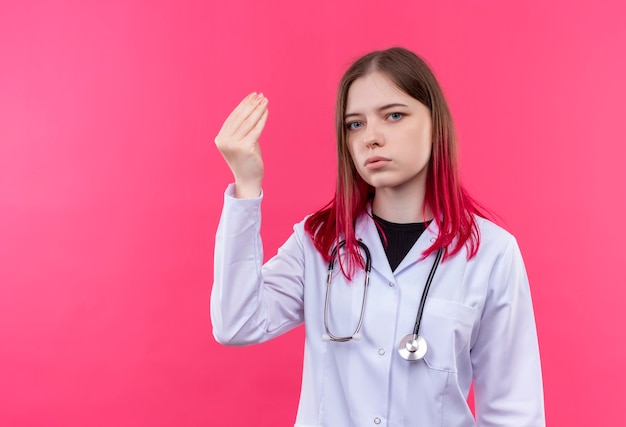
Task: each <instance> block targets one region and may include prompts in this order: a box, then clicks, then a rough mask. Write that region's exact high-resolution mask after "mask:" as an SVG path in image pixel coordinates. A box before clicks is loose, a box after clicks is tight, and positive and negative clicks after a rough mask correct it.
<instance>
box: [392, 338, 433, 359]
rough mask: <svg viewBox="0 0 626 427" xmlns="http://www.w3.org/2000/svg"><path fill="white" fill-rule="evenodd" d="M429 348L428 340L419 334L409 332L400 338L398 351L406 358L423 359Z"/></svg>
mask: <svg viewBox="0 0 626 427" xmlns="http://www.w3.org/2000/svg"><path fill="white" fill-rule="evenodd" d="M427 350H428V344H426V340H425V339H424V338H422V337H421V336H419V335H414V334H409V335H407V336H405V337H404V338H402V339H401V340H400V343H399V344H398V353H400V357H402V358H403V359H405V360H409V361H414V360H422V359H423V358H424V356H425V355H426V351H427Z"/></svg>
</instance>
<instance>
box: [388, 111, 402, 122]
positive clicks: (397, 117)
mask: <svg viewBox="0 0 626 427" xmlns="http://www.w3.org/2000/svg"><path fill="white" fill-rule="evenodd" d="M402 117H404V114H402V113H390V114H388V115H387V118H388V119H389V120H391V121H392V122H397V121H398V120H400V119H401V118H402Z"/></svg>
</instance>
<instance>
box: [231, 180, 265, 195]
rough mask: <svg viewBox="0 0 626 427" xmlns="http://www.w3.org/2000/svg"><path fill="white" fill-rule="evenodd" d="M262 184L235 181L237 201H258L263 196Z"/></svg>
mask: <svg viewBox="0 0 626 427" xmlns="http://www.w3.org/2000/svg"><path fill="white" fill-rule="evenodd" d="M261 189H262V187H261V182H260V181H259V182H237V181H235V193H234V196H235V198H236V199H256V198H257V197H259V196H260V195H261Z"/></svg>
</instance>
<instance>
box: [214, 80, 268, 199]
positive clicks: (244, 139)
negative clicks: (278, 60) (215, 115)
mask: <svg viewBox="0 0 626 427" xmlns="http://www.w3.org/2000/svg"><path fill="white" fill-rule="evenodd" d="M267 104H268V99H267V98H266V97H265V96H263V94H262V93H256V92H252V93H251V94H250V95H248V96H246V97H245V98H244V99H243V100H242V101H241V103H240V104H239V105H238V106H237V107H236V108H235V109H234V110H233V112H232V113H230V115H229V116H228V118H227V119H226V121H225V122H224V124H223V125H222V128H221V129H220V131H219V133H218V134H217V136H216V137H215V145H216V146H217V148H218V149H219V150H220V153H222V156H224V159H225V160H226V163H228V167H230V170H231V171H232V173H233V176H234V177H235V197H237V198H244V199H245V198H253V197H258V196H259V194H260V193H261V183H262V181H263V171H264V168H263V158H262V157H261V148H260V147H259V136H261V132H262V131H263V128H264V127H265V122H266V121H267V115H268V111H269V110H268V109H267Z"/></svg>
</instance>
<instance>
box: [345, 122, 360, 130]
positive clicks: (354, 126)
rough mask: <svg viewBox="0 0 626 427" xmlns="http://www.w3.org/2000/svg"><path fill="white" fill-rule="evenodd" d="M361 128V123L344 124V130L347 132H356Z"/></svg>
mask: <svg viewBox="0 0 626 427" xmlns="http://www.w3.org/2000/svg"><path fill="white" fill-rule="evenodd" d="M362 126H363V123H362V122H356V121H355V122H350V123H346V129H348V130H357V129H359V128H361V127H362Z"/></svg>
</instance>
